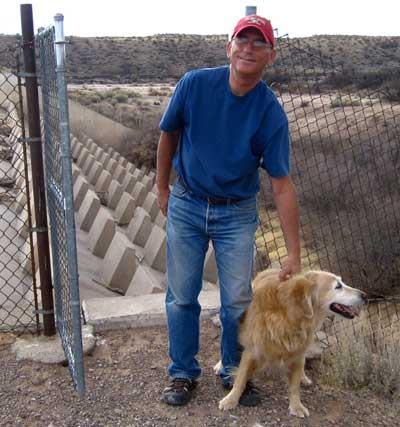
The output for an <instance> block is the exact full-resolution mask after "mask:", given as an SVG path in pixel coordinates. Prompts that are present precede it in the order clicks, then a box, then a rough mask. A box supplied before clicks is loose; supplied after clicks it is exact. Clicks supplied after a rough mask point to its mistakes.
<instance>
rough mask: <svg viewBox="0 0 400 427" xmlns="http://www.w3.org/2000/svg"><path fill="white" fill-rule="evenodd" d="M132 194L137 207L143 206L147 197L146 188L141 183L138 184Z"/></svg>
mask: <svg viewBox="0 0 400 427" xmlns="http://www.w3.org/2000/svg"><path fill="white" fill-rule="evenodd" d="M131 194H132V196H133V198H134V199H135V202H136V206H142V205H143V202H144V199H145V198H146V196H147V190H146V187H145V186H144V185H143V184H142V183H141V182H137V183H136V184H135V187H134V188H133V191H132V193H131Z"/></svg>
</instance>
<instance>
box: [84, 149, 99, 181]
mask: <svg viewBox="0 0 400 427" xmlns="http://www.w3.org/2000/svg"><path fill="white" fill-rule="evenodd" d="M95 161H96V159H95V158H94V156H92V154H89V155H88V156H87V158H86V160H85V163H84V164H83V165H82V172H83V173H84V174H85V175H86V176H88V175H89V172H90V169H91V168H92V166H93V163H94V162H95Z"/></svg>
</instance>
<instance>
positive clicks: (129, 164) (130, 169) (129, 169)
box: [125, 162, 136, 175]
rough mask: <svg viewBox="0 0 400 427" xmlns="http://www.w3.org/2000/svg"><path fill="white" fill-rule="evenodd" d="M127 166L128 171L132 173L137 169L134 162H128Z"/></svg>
mask: <svg viewBox="0 0 400 427" xmlns="http://www.w3.org/2000/svg"><path fill="white" fill-rule="evenodd" d="M125 168H126V170H127V172H128V173H130V174H131V175H132V174H133V172H134V171H135V169H136V166H135V165H134V164H133V163H131V162H128V163H127V165H126V166H125Z"/></svg>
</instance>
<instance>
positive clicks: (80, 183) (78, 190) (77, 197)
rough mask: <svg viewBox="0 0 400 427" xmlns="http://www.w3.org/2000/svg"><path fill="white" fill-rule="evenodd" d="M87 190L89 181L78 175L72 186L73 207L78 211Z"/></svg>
mask: <svg viewBox="0 0 400 427" xmlns="http://www.w3.org/2000/svg"><path fill="white" fill-rule="evenodd" d="M88 190H89V183H88V182H87V180H86V178H85V177H84V176H83V175H79V176H78V178H77V179H76V182H75V184H74V187H73V192H74V209H75V211H78V210H79V208H80V207H81V204H82V202H83V199H84V198H85V196H86V193H87V191H88Z"/></svg>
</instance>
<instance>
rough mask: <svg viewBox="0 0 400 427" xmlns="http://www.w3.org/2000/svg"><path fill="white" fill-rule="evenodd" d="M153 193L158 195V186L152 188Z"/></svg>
mask: <svg viewBox="0 0 400 427" xmlns="http://www.w3.org/2000/svg"><path fill="white" fill-rule="evenodd" d="M151 192H152V193H154V194H156V195H157V194H158V188H157V184H154V185H153V187H152V189H151Z"/></svg>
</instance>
